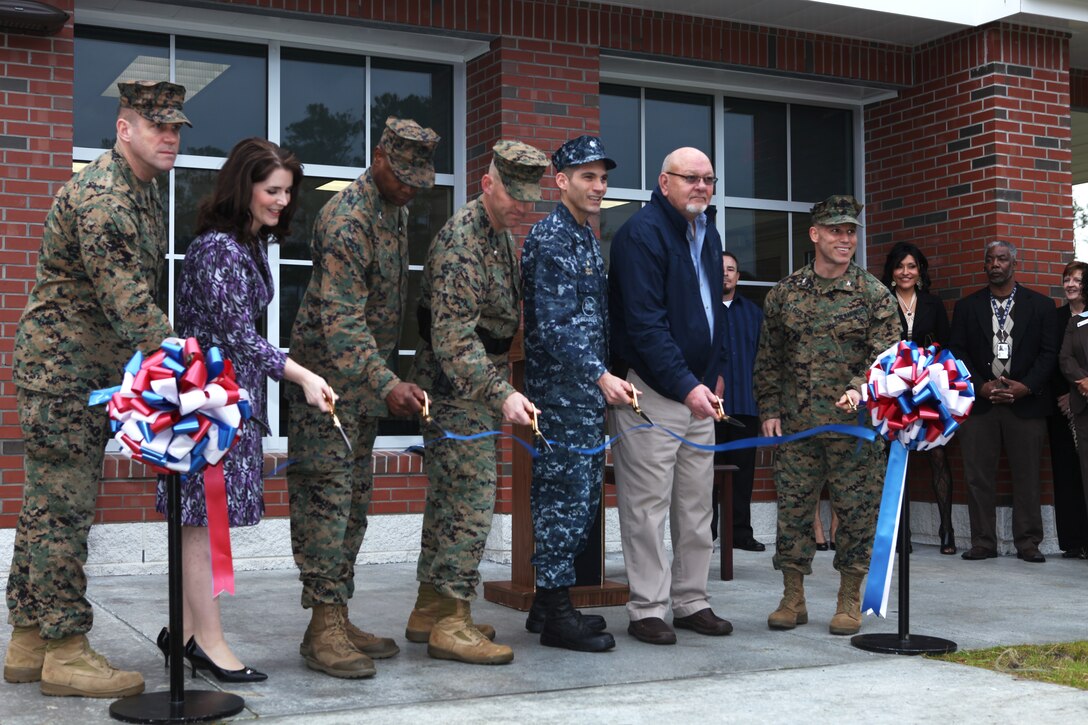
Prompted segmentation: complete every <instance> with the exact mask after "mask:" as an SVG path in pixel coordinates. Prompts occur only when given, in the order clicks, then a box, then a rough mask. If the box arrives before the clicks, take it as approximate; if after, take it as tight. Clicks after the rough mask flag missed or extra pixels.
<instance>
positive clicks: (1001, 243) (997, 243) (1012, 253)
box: [983, 239, 1016, 262]
mask: <svg viewBox="0 0 1088 725" xmlns="http://www.w3.org/2000/svg"><path fill="white" fill-rule="evenodd" d="M994 247H1004V248H1005V249H1006V250H1008V252H1009V259H1011V260H1012V261H1014V262H1015V261H1016V245H1015V244H1013V243H1012V242H1006V241H1005V240H1004V239H995V240H994V241H992V242H990V243H989V244H987V245H986V252H985V254H988V253H989V252H990V250H991V249H993V248H994ZM985 254H983V257H985Z"/></svg>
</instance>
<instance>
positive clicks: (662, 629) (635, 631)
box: [627, 617, 676, 644]
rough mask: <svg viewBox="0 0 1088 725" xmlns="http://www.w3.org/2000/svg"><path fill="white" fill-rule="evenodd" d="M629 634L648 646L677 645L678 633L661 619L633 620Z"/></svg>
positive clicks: (628, 628)
mask: <svg viewBox="0 0 1088 725" xmlns="http://www.w3.org/2000/svg"><path fill="white" fill-rule="evenodd" d="M627 634H629V635H631V636H632V637H634V638H635V639H637V640H639V641H641V642H645V643H646V644H676V632H674V631H673V630H672V627H670V626H669V625H667V624H665V620H664V619H662V618H661V617H646V618H645V619H632V620H631V623H630V624H629V625H627Z"/></svg>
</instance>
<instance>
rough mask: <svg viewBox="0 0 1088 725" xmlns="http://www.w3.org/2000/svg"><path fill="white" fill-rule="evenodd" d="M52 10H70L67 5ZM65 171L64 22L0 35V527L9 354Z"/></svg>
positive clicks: (61, 2) (9, 486) (4, 505)
mask: <svg viewBox="0 0 1088 725" xmlns="http://www.w3.org/2000/svg"><path fill="white" fill-rule="evenodd" d="M52 4H53V5H55V6H57V7H59V8H61V9H62V10H66V11H68V12H71V10H72V4H73V0H54V1H53V2H52ZM71 173H72V23H71V21H69V23H68V25H67V26H65V28H64V29H63V30H62V31H61V32H60V34H59V35H56V36H53V37H49V38H41V37H32V36H28V35H16V34H8V33H0V528H6V527H12V526H14V525H15V520H16V517H17V515H18V512H19V508H20V506H21V502H22V484H23V466H22V462H23V459H22V452H23V447H22V441H21V440H20V432H19V420H18V417H17V415H16V410H15V387H14V385H13V384H12V382H11V362H12V360H11V356H12V348H13V344H14V338H15V326H16V323H17V322H18V321H19V316H20V315H21V314H22V311H23V307H25V306H26V298H27V295H28V294H29V292H30V288H31V286H32V285H33V283H34V264H35V263H36V261H37V251H38V247H39V245H40V243H41V236H42V224H43V222H44V221H45V214H46V212H47V211H48V209H49V205H50V204H51V203H52V198H53V194H54V193H55V192H56V190H57V188H58V187H59V186H60V184H62V183H63V182H64V181H65V180H66V179H67V178H68V177H69V176H71Z"/></svg>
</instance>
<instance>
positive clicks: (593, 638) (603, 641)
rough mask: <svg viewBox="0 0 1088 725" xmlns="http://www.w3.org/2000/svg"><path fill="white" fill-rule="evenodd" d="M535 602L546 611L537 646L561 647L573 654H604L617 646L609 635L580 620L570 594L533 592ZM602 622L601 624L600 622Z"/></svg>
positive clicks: (583, 618) (563, 589) (582, 618)
mask: <svg viewBox="0 0 1088 725" xmlns="http://www.w3.org/2000/svg"><path fill="white" fill-rule="evenodd" d="M536 598H537V601H541V600H543V601H542V604H543V605H544V606H545V607H547V609H546V613H545V616H544V629H543V631H541V633H540V644H542V645H544V646H545V647H562V648H563V649H570V650H575V651H576V652H604V651H605V650H610V649H612V648H613V647H615V646H616V640H615V639H613V638H612V635H610V634H609V633H608V632H601V631H598V630H594V629H592V628H590V626H589V625H588V624H586V621H585V619H586V618H585V617H579V616H578V612H577V610H575V609H574V607H573V606H572V605H571V603H570V590H569V589H568V588H567V587H559V588H558V589H540V588H537V590H536ZM602 621H603V620H602Z"/></svg>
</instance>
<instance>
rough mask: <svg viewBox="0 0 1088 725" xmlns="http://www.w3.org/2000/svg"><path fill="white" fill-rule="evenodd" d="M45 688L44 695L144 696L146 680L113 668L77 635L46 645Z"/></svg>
mask: <svg viewBox="0 0 1088 725" xmlns="http://www.w3.org/2000/svg"><path fill="white" fill-rule="evenodd" d="M41 688H42V694H43V695H57V696H62V697H63V696H74V697H109V698H118V697H128V696H129V695H138V694H139V693H141V692H143V691H144V678H143V677H141V676H140V673H139V672H126V671H125V670H119V669H117V668H115V667H113V666H111V665H110V663H109V662H107V661H106V658H105V657H103V656H102V655H100V654H98V653H97V652H95V651H94V650H93V649H91V643H90V642H88V641H87V637H86V635H82V634H73V635H72V636H70V637H64V638H63V639H54V640H49V642H48V643H47V644H46V646H45V661H44V662H43V663H42V685H41Z"/></svg>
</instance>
